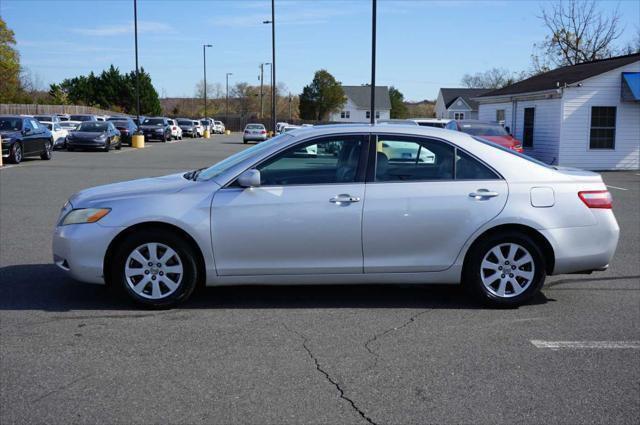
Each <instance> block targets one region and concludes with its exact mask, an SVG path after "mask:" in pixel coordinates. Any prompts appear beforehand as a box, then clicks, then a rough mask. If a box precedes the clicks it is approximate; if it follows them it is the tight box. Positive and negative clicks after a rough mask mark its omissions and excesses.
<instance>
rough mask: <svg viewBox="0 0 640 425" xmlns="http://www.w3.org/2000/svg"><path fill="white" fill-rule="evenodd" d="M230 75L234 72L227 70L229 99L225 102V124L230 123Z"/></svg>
mask: <svg viewBox="0 0 640 425" xmlns="http://www.w3.org/2000/svg"><path fill="white" fill-rule="evenodd" d="M229 75H233V73H231V72H227V100H226V102H225V113H224V120H225V123H224V124H225V125H229Z"/></svg>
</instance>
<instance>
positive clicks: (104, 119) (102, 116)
mask: <svg viewBox="0 0 640 425" xmlns="http://www.w3.org/2000/svg"><path fill="white" fill-rule="evenodd" d="M107 118H109V117H108V116H106V115H96V120H98V121H106V120H107Z"/></svg>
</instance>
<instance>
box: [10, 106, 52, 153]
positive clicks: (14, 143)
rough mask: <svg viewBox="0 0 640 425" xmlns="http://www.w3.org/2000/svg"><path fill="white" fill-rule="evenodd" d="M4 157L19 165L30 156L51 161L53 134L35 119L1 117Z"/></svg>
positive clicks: (13, 116) (18, 116) (12, 116)
mask: <svg viewBox="0 0 640 425" xmlns="http://www.w3.org/2000/svg"><path fill="white" fill-rule="evenodd" d="M0 136H2V157H3V158H7V160H8V161H9V162H11V163H13V164H19V163H20V162H21V161H22V159H23V158H25V157H28V156H39V157H40V158H41V159H44V160H49V159H51V156H52V151H53V138H52V136H51V132H50V131H49V130H48V129H47V128H46V127H45V126H44V125H43V124H41V123H40V122H39V121H38V120H36V119H35V118H33V117H25V116H20V115H0Z"/></svg>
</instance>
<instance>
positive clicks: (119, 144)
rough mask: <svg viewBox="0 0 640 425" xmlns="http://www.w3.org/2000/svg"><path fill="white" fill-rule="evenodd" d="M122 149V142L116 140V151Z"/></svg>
mask: <svg viewBox="0 0 640 425" xmlns="http://www.w3.org/2000/svg"><path fill="white" fill-rule="evenodd" d="M121 149H122V140H118V144H117V145H116V150H117V151H119V150H121Z"/></svg>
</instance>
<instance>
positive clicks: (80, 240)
mask: <svg viewBox="0 0 640 425" xmlns="http://www.w3.org/2000/svg"><path fill="white" fill-rule="evenodd" d="M123 229H124V228H122V227H105V226H101V225H100V224H99V223H89V224H71V225H68V226H57V227H56V228H55V230H54V232H53V242H52V248H53V262H54V263H55V264H56V265H57V266H58V268H60V269H62V270H64V271H65V272H66V273H67V274H69V275H70V276H71V277H72V278H74V279H76V280H79V281H81V282H88V283H100V284H104V283H105V281H104V271H103V265H104V258H105V254H106V252H107V248H108V247H109V244H110V243H111V241H112V240H113V239H114V238H115V237H116V235H118V233H120V232H121V231H122V230H123Z"/></svg>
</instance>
